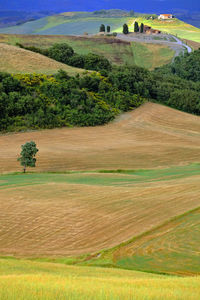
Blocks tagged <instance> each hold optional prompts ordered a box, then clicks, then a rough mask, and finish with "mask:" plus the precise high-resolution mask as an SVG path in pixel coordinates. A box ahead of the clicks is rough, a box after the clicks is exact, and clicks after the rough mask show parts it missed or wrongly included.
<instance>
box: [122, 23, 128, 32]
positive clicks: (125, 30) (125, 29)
mask: <svg viewBox="0 0 200 300" xmlns="http://www.w3.org/2000/svg"><path fill="white" fill-rule="evenodd" d="M128 33H129V30H128V25H127V24H124V25H123V34H128Z"/></svg>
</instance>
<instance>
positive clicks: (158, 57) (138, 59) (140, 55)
mask: <svg viewBox="0 0 200 300" xmlns="http://www.w3.org/2000/svg"><path fill="white" fill-rule="evenodd" d="M131 45H132V49H133V53H134V62H135V64H136V65H138V66H140V67H144V68H147V69H149V70H153V69H155V68H156V67H159V66H162V65H165V64H168V63H170V62H171V61H172V58H173V56H174V51H173V50H171V49H170V48H168V47H165V46H163V45H156V44H146V43H132V44H131Z"/></svg>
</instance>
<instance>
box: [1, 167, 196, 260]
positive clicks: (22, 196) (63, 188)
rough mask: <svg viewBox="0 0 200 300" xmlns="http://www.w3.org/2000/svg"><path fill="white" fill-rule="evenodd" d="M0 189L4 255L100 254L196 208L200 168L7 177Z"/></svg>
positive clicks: (4, 177)
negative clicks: (103, 250)
mask: <svg viewBox="0 0 200 300" xmlns="http://www.w3.org/2000/svg"><path fill="white" fill-rule="evenodd" d="M102 172H105V173H102ZM0 186H1V189H0V207H1V211H0V228H1V236H2V238H1V240H0V253H1V254H2V255H15V256H19V257H23V256H24V257H31V256H32V257H40V256H41V257H67V256H68V257H70V256H73V255H84V256H85V253H96V252H97V251H99V250H101V249H105V248H111V247H113V246H116V245H119V244H120V243H121V242H123V241H127V240H130V238H132V237H133V236H138V235H139V234H141V233H143V232H145V231H146V230H150V229H152V228H154V227H155V226H158V225H160V223H162V222H163V221H167V220H168V219H169V218H170V217H174V216H176V215H179V214H181V213H185V212H186V211H188V210H189V209H194V208H196V207H197V206H198V204H199V201H198V198H199V197H200V194H199V193H200V190H199V165H198V164H194V165H190V166H183V167H177V168H175V167H174V168H171V169H156V170H138V171H137V170H135V171H134V170H131V171H128V170H126V171H124V172H123V171H120V170H118V172H116V173H113V172H111V173H108V171H101V172H97V173H96V172H94V171H93V172H92V173H90V172H85V173H83V172H81V173H78V172H74V173H69V174H60V173H58V174H50V173H44V174H42V173H40V174H37V173H32V174H21V175H2V176H0ZM5 198H6V199H7V201H6V202H5ZM81 260H82V259H81Z"/></svg>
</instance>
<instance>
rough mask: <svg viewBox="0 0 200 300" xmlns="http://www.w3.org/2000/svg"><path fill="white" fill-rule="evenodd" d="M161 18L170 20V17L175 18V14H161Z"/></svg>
mask: <svg viewBox="0 0 200 300" xmlns="http://www.w3.org/2000/svg"><path fill="white" fill-rule="evenodd" d="M158 19H159V20H168V19H173V15H171V14H161V15H160V16H159V17H158Z"/></svg>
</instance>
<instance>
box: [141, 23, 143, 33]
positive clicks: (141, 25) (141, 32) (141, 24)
mask: <svg viewBox="0 0 200 300" xmlns="http://www.w3.org/2000/svg"><path fill="white" fill-rule="evenodd" d="M140 32H141V33H143V32H144V24H143V23H142V24H141V25H140Z"/></svg>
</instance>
